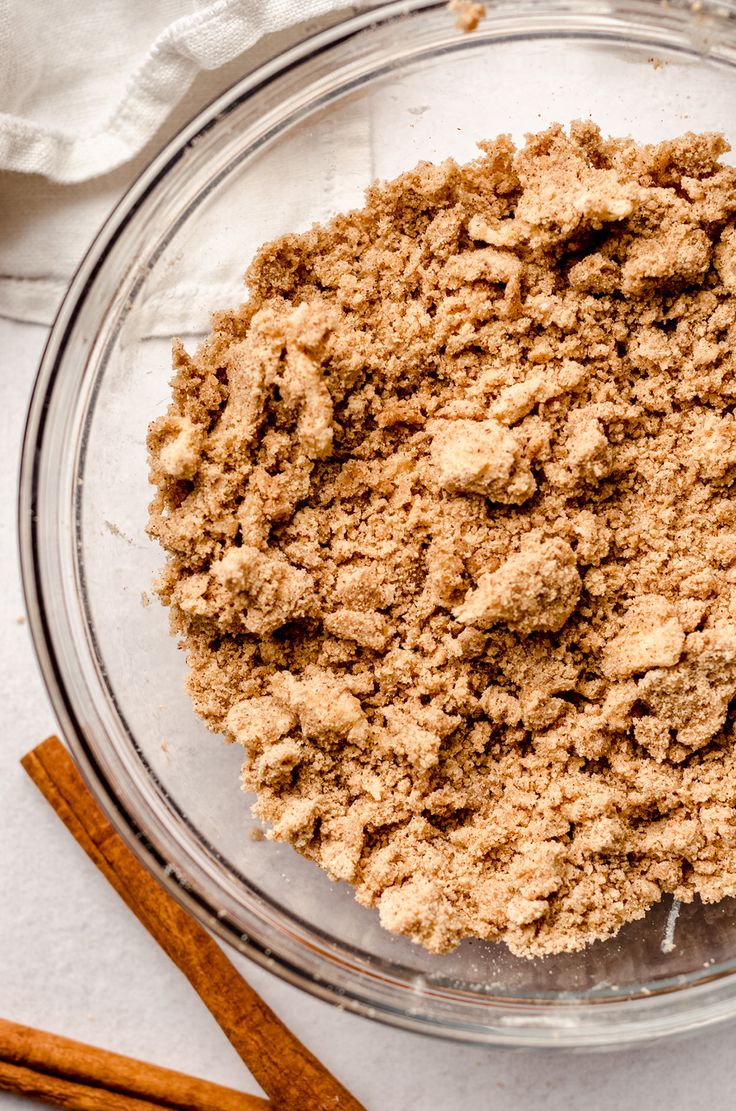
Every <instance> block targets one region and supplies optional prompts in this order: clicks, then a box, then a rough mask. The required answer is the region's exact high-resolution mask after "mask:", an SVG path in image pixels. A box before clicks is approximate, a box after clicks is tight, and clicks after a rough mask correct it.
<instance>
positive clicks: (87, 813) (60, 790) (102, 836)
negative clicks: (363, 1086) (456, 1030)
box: [21, 737, 364, 1111]
mask: <svg viewBox="0 0 736 1111" xmlns="http://www.w3.org/2000/svg"><path fill="white" fill-rule="evenodd" d="M21 763H22V764H23V767H24V768H25V770H26V772H27V773H28V774H29V776H30V777H31V779H32V780H33V781H34V783H35V784H36V786H37V787H38V788H39V790H40V791H41V792H42V794H43V795H44V796H45V798H46V799H47V800H48V801H49V802H50V803H51V805H52V806H53V807H54V809H55V810H56V812H57V814H58V815H59V817H60V818H61V820H62V821H63V822H64V824H65V825H66V826H67V828H68V829H69V830H70V832H71V833H72V835H73V836H74V837H75V838H76V840H77V841H78V842H79V844H80V845H81V846H82V848H83V849H84V850H85V852H86V853H87V855H88V856H89V857H90V858H91V859H92V860H93V861H94V863H95V864H96V865H97V867H98V868H99V869H100V871H101V872H102V873H103V874H104V875H105V876H106V877H107V879H108V880H109V882H110V883H111V884H112V886H113V887H114V888H115V890H116V891H117V892H118V894H119V895H120V896H121V898H122V899H124V901H125V902H126V903H127V905H128V906H129V907H130V909H131V910H132V911H133V913H134V914H135V915H136V916H137V917H138V919H139V920H140V921H141V922H142V923H143V925H144V926H145V927H146V929H147V930H148V931H149V933H150V934H151V935H152V936H153V937H154V938H155V940H156V941H157V942H158V943H159V945H160V946H161V948H162V949H163V950H164V952H165V953H167V954H168V956H169V957H170V958H171V959H172V960H173V962H174V964H176V966H177V967H178V968H179V969H180V970H181V971H182V972H183V973H184V975H185V976H186V977H187V979H188V980H189V982H190V984H191V985H192V987H193V988H194V990H195V991H196V992H197V994H198V995H199V997H200V999H201V1000H202V1002H203V1003H204V1004H205V1006H206V1007H207V1008H208V1009H209V1011H210V1012H211V1013H212V1015H213V1016H214V1018H215V1020H216V1021H217V1022H218V1023H219V1025H220V1028H221V1029H222V1031H223V1032H224V1034H225V1035H226V1036H227V1038H228V1039H229V1040H230V1042H231V1043H232V1045H233V1047H234V1048H235V1050H236V1052H237V1053H238V1054H239V1056H240V1058H241V1059H242V1060H243V1061H244V1062H245V1064H246V1065H247V1066H248V1068H249V1069H250V1071H251V1072H252V1074H253V1076H254V1077H255V1078H256V1080H257V1081H258V1083H259V1084H260V1085H261V1087H262V1088H263V1090H264V1092H266V1094H267V1095H268V1096H269V1098H270V1099H271V1100H272V1102H273V1103H274V1105H275V1107H274V1111H364V1108H362V1106H361V1104H359V1103H358V1101H357V1100H356V1099H355V1098H354V1097H353V1096H352V1095H351V1094H350V1093H349V1092H348V1091H347V1090H346V1089H345V1088H344V1087H343V1086H342V1085H341V1084H340V1083H339V1081H337V1080H336V1079H335V1077H334V1076H333V1075H332V1074H331V1073H330V1072H329V1071H328V1070H327V1069H326V1068H325V1067H324V1065H322V1064H321V1063H320V1062H319V1061H318V1060H317V1058H316V1057H314V1056H313V1054H311V1053H310V1052H309V1050H308V1049H306V1047H305V1046H303V1045H302V1043H301V1042H300V1041H299V1040H298V1039H297V1038H296V1037H295V1036H294V1034H292V1033H291V1031H290V1030H289V1029H288V1028H287V1027H286V1026H285V1025H284V1024H283V1023H282V1022H281V1020H280V1019H279V1018H278V1017H277V1016H276V1015H275V1014H274V1013H273V1011H272V1010H271V1009H270V1007H268V1006H267V1004H266V1003H265V1002H264V1001H263V1000H262V999H261V997H260V996H259V995H258V993H257V992H256V991H254V990H253V988H251V987H250V985H249V984H248V983H246V981H245V980H244V979H243V978H242V976H241V975H240V973H239V972H238V970H237V969H236V968H235V966H234V965H233V964H232V962H231V961H230V960H229V959H228V958H227V957H226V956H225V954H224V953H223V951H222V950H221V949H220V947H219V945H217V943H216V942H215V941H214V939H213V938H212V937H211V936H210V935H209V934H208V933H207V931H206V930H205V929H204V928H203V927H202V926H200V925H199V923H198V922H195V920H194V919H193V918H192V917H191V916H190V915H189V914H188V913H187V912H186V911H185V910H184V909H183V908H182V907H181V906H179V904H178V903H177V902H175V900H174V899H173V898H172V897H171V896H170V895H169V894H168V892H166V891H165V890H164V889H163V887H161V886H160V884H159V883H158V882H157V881H156V880H155V879H154V878H153V876H152V875H151V874H150V873H149V872H148V871H147V870H146V869H145V868H144V866H143V865H142V864H141V863H140V862H139V861H138V859H137V858H136V857H135V856H134V855H133V853H132V852H131V851H130V849H128V847H127V845H126V844H125V842H124V841H123V840H122V838H121V837H120V836H119V835H118V834H117V833H116V832H115V830H114V829H113V827H112V826H111V825H110V823H109V822H108V820H107V818H106V817H105V815H104V814H103V812H102V810H101V809H100V807H99V806H98V804H97V802H96V801H95V799H94V798H93V797H92V794H91V793H90V791H89V789H88V787H87V786H86V784H85V782H84V780H83V779H82V777H81V775H80V773H79V771H78V770H77V767H76V765H75V764H74V761H73V760H72V758H71V757H70V756H69V754H68V753H67V751H66V749H65V748H64V746H63V745H62V744H61V742H60V741H59V739H58V738H57V737H49V739H48V740H46V741H44V742H43V743H42V744H40V745H38V746H37V747H36V748H35V749H33V750H32V751H31V752H29V753H27V755H26V756H24V757H23V759H22V761H21Z"/></svg>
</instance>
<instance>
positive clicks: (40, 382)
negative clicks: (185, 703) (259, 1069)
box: [18, 0, 736, 1047]
mask: <svg viewBox="0 0 736 1111" xmlns="http://www.w3.org/2000/svg"><path fill="white" fill-rule="evenodd" d="M641 2H642V0H634V4H633V5H632V4H631V3H629V4H628V5H622V6H625V7H628V9H629V10H630V9H631V7H632V6H637V4H641ZM499 6H500V7H504V6H512V7H513V6H514V5H513V4H511V0H501V4H500V5H499ZM643 6H645V7H650V6H651V4H650V3H649V0H643ZM707 6H708V5H706V7H707ZM444 7H445V2H444V0H393V2H391V3H387V4H381V5H379V6H377V7H374V8H370V9H368V10H366V11H363V12H361V13H360V14H358V15H352V16H349V17H347V18H343V19H341V20H339V21H338V22H336V23H334V24H332V25H331V26H330V27H328V28H327V29H326V30H323V31H320V32H318V33H316V34H313V35H311V36H309V37H307V38H305V39H303V40H301V41H300V42H298V43H297V44H296V45H294V46H292V47H290V48H289V49H287V50H286V51H284V52H282V53H280V54H278V55H276V56H275V57H272V58H271V59H269V60H268V61H267V62H265V63H264V64H262V65H261V66H259V67H258V68H257V69H255V70H253V71H252V72H251V73H249V74H247V75H246V76H245V77H243V78H241V79H239V80H238V81H237V82H235V83H234V84H233V85H231V86H230V88H228V89H227V90H225V91H224V92H223V93H221V94H220V95H219V96H218V97H216V98H215V99H214V100H213V101H212V102H211V103H210V104H208V105H207V106H206V107H204V108H203V109H202V110H201V111H200V112H199V113H198V114H197V115H196V116H195V117H194V118H193V119H192V120H191V121H189V123H187V124H185V125H184V126H183V127H182V128H181V129H180V130H179V131H178V132H177V133H176V134H175V135H174V136H173V138H172V139H171V140H170V141H169V142H168V143H167V144H166V145H165V147H164V148H163V149H162V150H161V151H160V152H159V153H158V154H156V155H155V156H154V157H153V158H152V159H151V161H150V162H149V164H148V165H147V166H146V167H145V168H144V169H143V170H142V171H141V173H140V174H139V175H138V176H137V178H136V179H135V180H134V181H133V183H132V184H131V185H130V187H129V188H128V189H127V191H126V192H125V194H124V195H123V197H122V198H121V199H120V200H119V201H118V203H117V204H116V205H115V207H114V208H113V210H112V211H111V213H110V214H109V216H108V217H107V219H106V220H105V222H104V223H103V224H102V226H101V228H100V229H99V231H98V232H97V234H96V235H95V237H94V239H93V241H92V242H91V244H90V246H89V248H88V250H87V252H86V254H85V256H84V257H83V259H82V261H81V262H80V264H79V266H78V268H77V270H76V272H75V274H74V276H73V277H72V279H71V281H70V283H69V286H68V289H67V292H66V294H65V296H64V298H63V301H62V303H61V305H60V307H59V309H58V311H57V314H56V317H55V320H54V323H53V325H52V327H51V331H50V333H49V336H48V339H47V342H46V345H45V348H44V352H43V355H42V357H41V361H40V365H39V370H38V373H37V377H36V381H35V383H34V387H33V391H32V395H31V400H30V404H29V410H28V417H27V421H26V427H25V431H24V436H23V446H22V456H21V470H20V479H19V500H18V534H19V543H20V564H21V576H22V582H23V590H24V596H25V603H26V608H27V612H28V616H29V628H30V632H31V636H32V640H33V644H34V649H35V653H36V657H37V660H38V663H39V667H40V670H41V674H42V677H43V680H44V683H45V686H46V690H47V692H48V694H49V698H50V701H51V703H52V706H53V709H54V711H55V713H56V716H57V718H58V721H59V723H60V725H61V731H62V733H63V735H64V737H65V738H66V740H67V742H68V744H69V746H70V748H71V750H72V752H73V755H74V757H75V759H76V760H77V762H78V764H79V765H80V767H81V770H82V772H83V775H84V777H85V779H86V780H87V782H88V784H89V785H90V787H91V789H92V791H93V793H94V795H95V797H96V798H97V800H98V801H99V802H100V804H101V806H102V807H103V809H104V811H105V812H106V814H107V816H108V817H109V818H110V820H111V822H112V823H113V825H114V827H115V829H116V830H117V832H118V833H119V834H120V835H121V836H122V837H123V838H124V840H125V842H126V844H127V845H128V847H129V848H131V849H132V851H133V852H134V853H135V855H136V856H137V857H138V859H139V860H141V862H142V863H143V864H144V865H145V866H146V867H147V868H148V869H149V870H150V871H151V872H152V873H153V874H154V875H155V876H156V878H157V879H158V880H159V882H160V883H161V884H162V885H163V886H164V888H165V889H166V890H167V891H168V892H169V893H170V894H171V895H173V896H174V897H175V898H176V899H177V901H178V902H179V903H181V904H182V905H183V906H184V907H185V908H186V909H187V910H189V911H190V912H191V913H192V914H193V915H194V916H195V917H196V918H197V919H198V920H199V921H200V922H202V923H203V924H204V925H205V926H206V927H207V928H209V929H210V930H211V931H212V932H214V933H215V934H216V935H217V936H218V937H219V938H221V939H222V940H223V941H225V942H227V943H228V944H229V945H230V946H233V947H234V948H236V949H237V950H239V951H240V952H242V953H245V954H246V955H247V956H248V957H250V958H251V959H253V960H254V961H255V962H256V963H257V964H259V965H260V966H261V967H263V968H266V969H268V970H269V971H271V972H274V973H275V974H276V975H278V976H279V977H280V978H282V979H284V980H285V981H287V982H289V983H291V984H292V985H294V986H297V987H300V988H302V989H303V990H306V991H308V992H309V993H310V994H312V995H314V996H316V997H318V998H321V999H324V1000H326V1001H329V1002H332V1003H334V1004H337V1005H339V1006H340V1007H342V1008H344V1009H347V1010H350V1011H353V1012H355V1013H357V1014H360V1015H363V1016H364V1017H369V1018H372V1019H378V1020H381V1021H383V1022H386V1023H388V1024H390V1025H395V1026H397V1027H401V1028H404V1029H408V1030H412V1031H417V1032H423V1033H431V1034H435V1035H438V1036H442V1037H445V1038H450V1039H456V1040H459V1041H464V1042H476V1043H483V1044H499V1045H502V1044H506V1045H512V1044H513V1045H525V1046H548V1045H555V1046H559V1047H561V1046H577V1047H580V1046H590V1047H593V1046H600V1045H611V1044H614V1043H615V1044H626V1043H630V1042H634V1041H640V1040H642V1039H644V1038H649V1039H651V1038H657V1037H661V1036H664V1035H667V1034H670V1033H673V1032H681V1031H683V1030H685V1029H694V1028H697V1027H700V1026H705V1025H709V1024H711V1023H713V1022H716V1021H720V1020H722V1019H723V1018H726V1017H730V1016H731V1015H732V1014H734V1013H736V956H735V957H734V960H733V962H729V963H728V964H725V965H720V966H714V967H713V968H712V969H710V970H709V971H708V972H707V973H706V974H704V975H699V976H698V978H697V980H696V981H694V982H692V983H690V982H688V983H684V984H682V983H679V982H677V983H674V982H672V983H671V982H667V981H663V982H662V983H661V984H659V985H658V986H657V989H656V990H655V991H653V992H652V993H651V994H649V995H647V994H643V995H637V996H631V995H628V996H625V995H622V996H619V997H618V998H616V997H615V996H612V997H609V998H606V999H594V998H588V999H581V998H580V997H578V998H577V999H575V1000H569V1001H565V1000H564V999H559V998H558V999H556V1000H555V1003H554V1004H552V1005H550V1003H549V1002H545V1003H544V1011H545V1015H546V1021H543V1022H541V1023H540V1016H541V1010H542V1008H541V1006H540V1004H541V1000H540V1001H539V1002H536V1003H535V1002H531V1003H530V1004H529V1005H525V1004H524V1002H523V1001H522V1000H519V1001H518V1005H517V1004H516V1003H514V1002H513V1001H511V1000H506V1001H503V1000H502V999H499V998H498V997H495V998H489V999H488V1000H487V1002H486V1003H485V1006H486V1007H487V1010H488V1017H489V1018H490V1019H492V1017H493V1015H494V1014H495V1015H496V1016H499V1015H500V1014H501V1012H504V1011H505V1012H506V1022H505V1023H503V1024H500V1025H499V1024H494V1023H493V1022H490V1023H486V1024H484V1025H483V1026H477V1025H475V1024H473V1023H472V1022H463V1021H460V1020H451V1021H448V1020H447V1019H446V1018H445V1019H437V1018H434V1017H433V1016H431V1015H422V1014H420V1013H417V1011H415V1010H414V1009H413V1008H412V1011H409V1010H407V1009H406V1008H403V1009H402V1008H401V1006H400V1005H398V1004H395V1005H392V1004H391V1003H390V1002H388V1001H387V1000H386V999H385V998H381V999H377V998H375V997H373V998H370V997H369V995H370V993H368V997H366V993H363V994H360V993H358V992H357V991H356V992H355V994H351V991H350V990H349V989H345V988H344V987H341V986H339V985H338V984H337V983H336V982H331V981H329V979H324V978H321V977H320V976H318V975H316V974H314V973H312V972H310V971H309V970H307V969H305V968H303V967H299V966H298V964H295V963H294V962H293V961H290V960H289V959H288V958H286V957H285V956H284V955H283V954H279V953H277V952H276V951H275V949H273V950H272V949H269V948H268V947H266V946H264V945H263V944H261V943H260V942H259V941H258V940H257V939H254V938H251V937H248V938H245V937H243V939H242V940H241V942H240V943H238V942H237V941H236V939H235V938H234V936H233V931H232V930H231V929H229V928H228V925H227V922H226V920H225V919H224V918H221V917H219V916H217V915H216V914H214V913H213V911H212V909H211V908H210V907H209V906H208V905H207V900H206V898H205V896H203V895H201V894H200V893H198V892H196V891H193V890H192V889H191V888H190V887H189V886H188V885H183V884H182V883H181V882H179V880H178V879H177V877H176V876H175V875H174V874H173V873H172V870H171V868H170V866H169V865H168V864H167V861H166V860H165V858H164V856H163V855H162V854H161V853H160V852H159V851H158V850H157V848H156V846H155V844H154V843H153V841H152V840H151V839H150V838H149V837H148V836H147V834H146V832H145V830H143V829H141V828H140V827H139V825H138V824H137V822H136V820H135V819H134V818H133V816H132V815H131V814H130V813H129V812H128V811H127V810H126V809H125V807H124V806H123V805H122V803H121V800H120V798H119V797H118V795H117V794H116V792H115V790H114V788H113V787H112V785H111V784H110V782H109V781H108V777H107V775H106V773H105V772H104V770H103V768H102V766H101V764H100V762H99V761H98V759H97V758H96V757H95V754H94V752H93V750H92V749H91V747H90V746H89V744H88V743H87V742H86V740H85V737H84V732H83V730H82V728H81V727H80V723H79V721H78V718H77V712H76V708H75V705H74V701H73V699H72V697H71V696H70V693H69V691H68V689H67V683H66V681H65V678H64V673H63V667H62V665H61V663H60V652H59V647H58V644H57V642H56V636H55V632H54V628H53V624H54V623H53V621H52V620H50V618H49V607H48V606H47V605H46V603H45V601H44V599H45V596H46V588H45V584H44V576H43V570H42V567H41V565H40V563H41V561H40V559H39V558H38V551H39V525H42V522H41V521H40V518H39V516H38V514H37V512H36V508H37V505H38V501H39V486H40V481H41V479H40V470H41V465H42V461H43V449H44V435H45V432H46V422H47V418H48V416H49V409H50V401H51V398H52V394H53V391H54V387H55V384H56V383H57V381H58V379H59V376H60V375H61V373H62V371H63V361H64V353H65V350H66V346H67V340H68V339H69V337H70V335H71V333H72V331H73V329H74V326H75V323H76V321H77V319H78V316H79V314H80V312H81V309H82V306H83V305H84V303H85V301H86V300H87V298H88V297H89V295H90V294H91V292H92V291H93V289H94V283H95V279H96V277H97V275H98V271H99V270H100V269H101V267H102V265H103V263H104V260H105V258H106V256H107V254H108V252H109V250H110V249H111V247H112V246H113V245H114V244H115V243H116V241H117V240H118V238H119V237H120V236H121V235H122V233H123V231H124V230H125V228H126V227H127V225H128V224H129V222H130V220H131V219H132V218H133V217H134V214H135V212H136V210H137V209H138V208H139V206H140V205H141V204H143V203H144V202H145V200H146V198H147V197H148V196H149V194H150V193H152V192H153V191H154V190H155V188H156V185H157V184H158V182H159V181H161V180H162V179H163V178H165V176H166V174H167V173H168V171H169V170H170V169H171V167H172V166H173V165H174V163H175V162H177V161H178V160H179V158H180V157H181V155H182V153H183V151H185V150H186V148H187V147H188V146H189V145H190V144H191V143H192V142H193V141H194V139H195V138H196V137H197V136H198V135H199V134H201V133H202V132H203V131H205V130H207V129H208V128H209V127H210V126H211V125H212V124H213V123H214V122H216V121H217V120H219V119H221V118H223V117H224V116H225V115H227V113H228V112H229V111H230V110H231V109H233V108H234V107H236V106H237V105H238V104H239V103H241V102H242V101H243V100H244V99H247V98H248V97H250V96H252V95H254V94H255V93H256V92H257V91H258V90H259V89H261V88H263V87H264V86H266V85H268V84H269V83H270V82H272V81H274V80H275V79H276V78H278V77H280V76H282V75H284V74H286V73H288V72H289V71H290V70H292V69H294V68H297V67H298V66H299V65H300V64H301V63H303V62H305V61H307V60H309V59H310V58H313V57H316V56H317V55H319V54H321V53H322V52H324V51H326V50H329V49H332V48H334V47H336V46H339V45H340V44H342V43H345V42H347V41H348V40H349V39H350V38H352V37H354V36H356V35H359V34H360V33H361V32H363V31H365V30H366V29H367V28H370V27H371V26H374V25H384V24H386V23H389V22H393V21H395V20H400V19H401V18H402V17H404V16H407V15H410V14H412V13H415V12H420V11H424V10H429V9H440V8H444ZM616 7H617V3H616V0H612V2H611V4H610V8H611V9H612V10H613V9H615V8H616ZM516 8H517V9H522V8H523V9H530V8H534V9H536V10H537V11H540V10H541V9H543V8H545V9H549V10H554V9H558V11H559V10H562V9H564V10H565V11H568V12H569V11H571V9H577V11H576V14H580V11H579V10H580V9H588V10H590V11H593V12H595V13H600V11H601V5H600V4H599V3H595V0H592V2H590V3H586V2H585V0H572V2H570V0H547V2H546V3H542V4H539V3H535V4H531V3H530V2H529V0H527V3H521V4H518V5H516ZM716 8H718V9H720V11H721V12H723V10H724V9H731V14H732V15H736V4H735V3H734V0H726V2H725V3H723V2H721V3H718V4H716V5H714V9H713V10H714V11H715V10H716ZM496 11H497V8H495V7H494V9H493V12H492V13H491V15H493V14H495V13H496ZM283 913H284V914H285V915H286V916H287V917H291V918H295V916H293V915H292V914H291V912H288V911H284V912H283ZM309 928H310V929H311V928H312V927H309ZM314 929H315V930H316V928H314ZM345 948H346V949H349V948H350V946H349V945H347V944H346V945H345ZM430 986H431V985H430ZM674 997H676V998H677V1000H678V1004H677V1005H675V1006H668V1005H667V1001H668V999H669V1000H671V999H673V998H674ZM686 1000H687V1003H688V1009H687V1014H685V1013H684V1008H683V1006H682V1005H681V1004H684V1003H685V1002H686ZM663 1004H664V1005H663ZM593 1005H595V1006H593ZM551 1006H554V1007H556V1008H558V1010H559V1011H560V1012H562V1011H565V1012H566V1014H567V1017H568V1019H569V1020H571V1022H566V1021H562V1017H561V1014H557V1015H555V1014H553V1013H551ZM632 1007H633V1008H634V1009H635V1011H636V1014H635V1015H634V1013H633V1012H632ZM535 1008H536V1012H537V1013H535V1015H534V1019H533V1020H532V1017H531V1012H534V1011H535ZM591 1010H595V1011H598V1012H599V1013H600V1012H601V1011H602V1010H605V1011H606V1013H607V1014H608V1015H609V1018H610V1019H611V1020H614V1021H606V1022H604V1023H603V1024H598V1025H595V1024H594V1025H593V1026H587V1025H585V1024H583V1025H582V1026H581V1025H577V1024H576V1022H575V1015H576V1013H577V1012H580V1014H583V1013H584V1014H585V1015H586V1016H587V1017H589V1016H590V1012H591ZM509 1012H515V1015H516V1021H512V1022H509V1021H508V1019H509ZM615 1012H618V1013H619V1020H620V1022H621V1025H619V1020H616V1019H615V1018H614V1014H615ZM527 1020H529V1024H528V1025H527V1026H525V1025H524V1023H525V1021H527Z"/></svg>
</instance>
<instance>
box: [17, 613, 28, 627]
mask: <svg viewBox="0 0 736 1111" xmlns="http://www.w3.org/2000/svg"><path fill="white" fill-rule="evenodd" d="M15 623H16V625H25V623H26V619H25V617H24V615H23V614H21V615H20V617H16V619H15Z"/></svg>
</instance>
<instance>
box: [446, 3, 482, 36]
mask: <svg viewBox="0 0 736 1111" xmlns="http://www.w3.org/2000/svg"><path fill="white" fill-rule="evenodd" d="M447 7H448V9H449V11H451V12H453V14H454V15H456V16H457V20H456V22H455V26H456V27H457V29H458V31H466V32H467V31H474V30H475V29H476V27H477V26H478V24H479V23H480V21H481V19H485V17H486V6H485V4H477V3H475V2H474V0H449V3H448V5H447Z"/></svg>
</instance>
